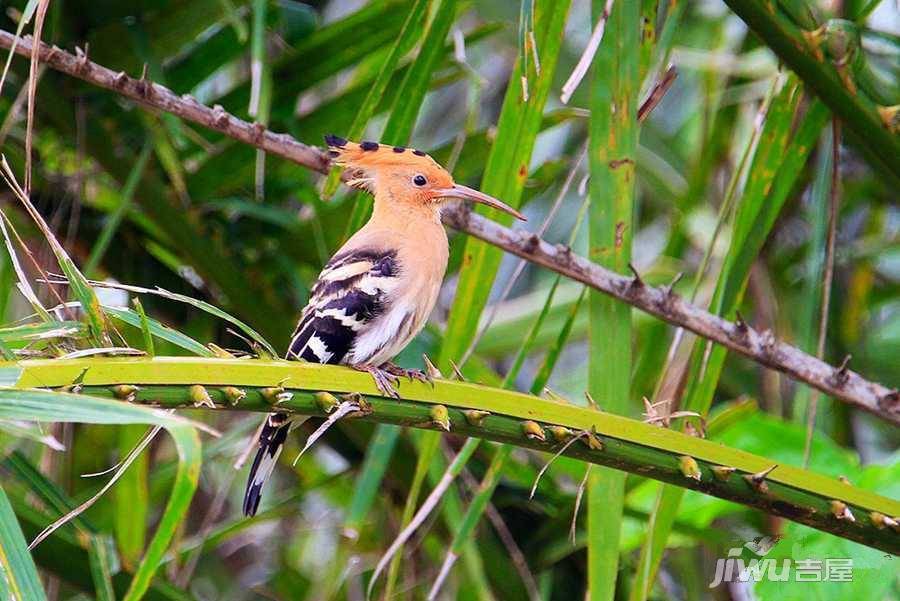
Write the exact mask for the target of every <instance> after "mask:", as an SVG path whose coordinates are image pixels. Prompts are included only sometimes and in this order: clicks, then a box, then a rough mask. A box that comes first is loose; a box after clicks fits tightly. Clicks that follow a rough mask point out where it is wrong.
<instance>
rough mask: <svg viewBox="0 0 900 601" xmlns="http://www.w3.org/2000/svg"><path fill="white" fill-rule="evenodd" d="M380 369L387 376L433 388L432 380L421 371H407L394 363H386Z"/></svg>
mask: <svg viewBox="0 0 900 601" xmlns="http://www.w3.org/2000/svg"><path fill="white" fill-rule="evenodd" d="M381 369H383V370H384V371H386V372H388V373H389V374H393V375H395V376H399V377H401V378H409V381H410V382H412V381H413V380H418V381H419V382H424V383H426V384H431V385H432V386H434V380H432V379H431V376H429V375H428V374H427V373H425V372H424V371H422V370H421V369H407V368H405V367H400V366H399V365H396V364H395V363H392V362H390V361H388V362H387V363H385V364H384V365H382V366H381Z"/></svg>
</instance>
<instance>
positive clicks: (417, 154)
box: [413, 150, 425, 157]
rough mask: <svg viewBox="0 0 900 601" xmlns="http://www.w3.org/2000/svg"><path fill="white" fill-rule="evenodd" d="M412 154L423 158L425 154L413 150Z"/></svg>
mask: <svg viewBox="0 0 900 601" xmlns="http://www.w3.org/2000/svg"><path fill="white" fill-rule="evenodd" d="M413 154H414V155H416V156H417V157H423V156H425V153H424V152H422V151H421V150H413Z"/></svg>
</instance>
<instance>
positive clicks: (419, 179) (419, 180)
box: [413, 175, 428, 186]
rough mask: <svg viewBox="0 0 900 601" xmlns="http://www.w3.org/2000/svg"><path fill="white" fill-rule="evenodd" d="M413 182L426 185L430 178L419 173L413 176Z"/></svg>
mask: <svg viewBox="0 0 900 601" xmlns="http://www.w3.org/2000/svg"><path fill="white" fill-rule="evenodd" d="M413 183H414V184H415V185H417V186H424V185H425V184H427V183H428V180H426V179H425V176H424V175H417V176H415V177H414V178H413Z"/></svg>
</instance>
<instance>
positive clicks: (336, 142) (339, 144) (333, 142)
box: [325, 134, 347, 148]
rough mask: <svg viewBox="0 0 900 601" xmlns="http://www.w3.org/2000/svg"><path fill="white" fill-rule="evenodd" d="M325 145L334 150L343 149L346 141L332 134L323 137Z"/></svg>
mask: <svg viewBox="0 0 900 601" xmlns="http://www.w3.org/2000/svg"><path fill="white" fill-rule="evenodd" d="M325 143H326V144H328V145H329V146H334V147H336V148H343V147H344V146H346V145H347V140H346V139H344V138H342V137H340V136H336V135H334V134H327V135H326V136H325Z"/></svg>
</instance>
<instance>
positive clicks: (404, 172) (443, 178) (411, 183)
mask: <svg viewBox="0 0 900 601" xmlns="http://www.w3.org/2000/svg"><path fill="white" fill-rule="evenodd" d="M325 143H326V144H327V145H328V154H329V156H330V157H331V159H332V160H333V161H334V162H335V163H336V164H338V165H340V166H342V167H344V168H345V170H346V174H347V176H348V179H347V184H348V185H350V186H353V187H356V188H361V189H364V190H368V191H369V192H371V193H372V194H374V195H375V197H376V199H380V200H384V201H385V202H390V203H397V204H402V205H405V207H404V208H410V209H413V210H414V209H426V210H429V211H433V212H435V213H437V212H438V211H439V210H440V208H441V205H442V204H443V202H444V201H445V200H446V199H448V198H461V199H465V200H472V201H474V202H479V203H482V204H485V205H487V206H489V207H493V208H495V209H497V210H499V211H503V212H504V213H509V214H510V215H512V216H514V217H516V218H517V219H521V220H522V221H525V217H524V216H523V215H522V214H521V213H519V212H518V211H517V210H515V209H514V208H512V207H510V206H509V205H507V204H505V203H503V202H501V201H499V200H497V199H496V198H494V197H493V196H488V195H487V194H483V193H481V192H479V191H478V190H473V189H472V188H469V187H467V186H463V185H461V184H457V183H455V182H454V181H453V177H452V176H451V175H450V174H449V173H448V172H447V170H446V169H444V168H443V167H441V166H440V165H438V164H437V162H436V161H435V160H434V159H432V158H431V157H430V156H428V155H427V154H425V153H424V152H422V151H421V150H413V149H411V148H404V147H403V146H389V145H385V144H378V143H377V142H361V143H359V144H357V143H356V142H350V141H348V140H345V139H343V138H339V137H337V136H333V135H330V136H325Z"/></svg>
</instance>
